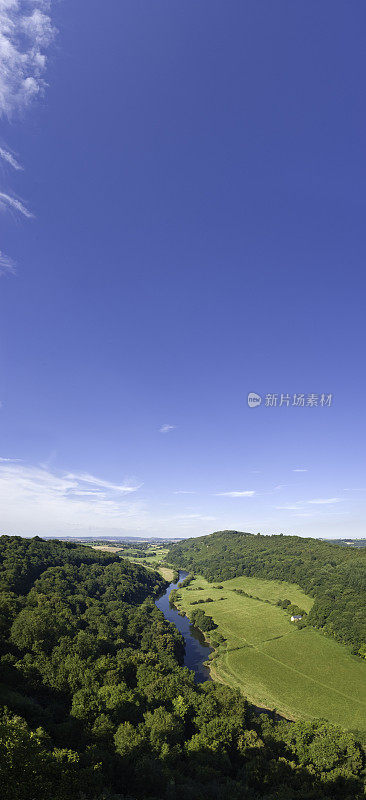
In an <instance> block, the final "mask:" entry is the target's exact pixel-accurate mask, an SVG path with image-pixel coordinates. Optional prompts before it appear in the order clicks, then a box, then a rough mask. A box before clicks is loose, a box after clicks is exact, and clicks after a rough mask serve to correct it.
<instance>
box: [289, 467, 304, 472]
mask: <svg viewBox="0 0 366 800" xmlns="http://www.w3.org/2000/svg"><path fill="white" fill-rule="evenodd" d="M292 472H308V469H305V468H304V469H302V468H301V469H293V470H292Z"/></svg>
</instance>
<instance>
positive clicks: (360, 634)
mask: <svg viewBox="0 0 366 800" xmlns="http://www.w3.org/2000/svg"><path fill="white" fill-rule="evenodd" d="M167 558H168V559H169V561H170V562H171V563H173V564H175V565H176V566H177V567H180V568H181V569H187V570H190V571H192V572H196V573H200V574H202V575H204V577H205V578H207V580H209V581H217V580H229V579H230V578H235V577H237V576H240V575H247V576H248V577H260V578H270V579H276V580H286V581H289V582H291V583H297V584H298V585H299V586H300V587H301V588H302V589H304V591H305V592H306V593H307V594H309V595H311V596H312V597H314V604H313V607H312V609H311V611H310V613H309V615H308V617H307V623H308V624H310V625H313V626H314V627H316V628H320V629H322V630H323V631H324V632H325V633H327V634H328V635H330V636H333V637H334V638H335V639H337V640H338V641H340V642H343V643H345V644H347V645H350V646H351V648H352V652H353V653H355V654H358V653H360V654H362V653H363V652H364V645H365V642H366V618H365V606H366V603H365V601H366V593H365V564H366V561H365V559H366V549H364V548H359V549H351V548H345V547H338V546H337V545H336V544H331V543H329V542H323V541H319V540H317V539H303V538H301V537H298V536H282V535H279V536H261V535H259V534H258V535H256V536H254V535H251V534H249V533H241V532H238V531H219V532H217V533H213V534H211V535H210V536H200V537H199V538H197V539H188V540H186V541H184V542H180V543H178V544H174V545H171V547H170V548H169V553H168V555H167Z"/></svg>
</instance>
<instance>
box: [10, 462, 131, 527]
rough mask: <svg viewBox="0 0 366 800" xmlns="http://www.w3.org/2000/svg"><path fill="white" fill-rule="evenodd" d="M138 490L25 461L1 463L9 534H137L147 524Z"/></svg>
mask: <svg viewBox="0 0 366 800" xmlns="http://www.w3.org/2000/svg"><path fill="white" fill-rule="evenodd" d="M132 491H137V486H127V485H126V486H125V485H120V484H116V483H111V482H109V481H104V480H103V479H101V478H96V477H95V476H93V475H76V474H74V473H67V474H66V475H65V474H60V473H58V472H56V471H55V470H52V471H51V469H42V468H41V467H39V466H34V465H26V464H24V463H12V462H11V461H10V460H9V461H7V462H6V461H3V460H2V461H1V463H0V507H1V509H2V520H1V528H2V530H3V531H4V532H7V531H10V532H15V533H16V532H19V533H31V532H32V531H33V532H34V531H37V530H38V531H39V532H44V533H47V534H49V533H50V534H52V533H57V532H65V531H67V530H69V529H71V528H74V529H75V530H78V529H79V530H83V531H84V532H87V531H88V529H89V528H90V527H92V526H95V525H97V526H99V527H101V528H105V530H106V531H108V530H111V529H112V528H113V529H115V528H116V527H117V528H118V527H119V528H120V529H121V528H123V527H125V526H126V524H127V525H128V526H129V527H131V528H133V529H134V530H136V528H137V527H138V526H139V525H142V524H143V523H144V520H145V511H144V507H143V504H142V503H141V501H140V502H137V501H133V502H131V500H130V498H129V496H128V495H129V494H130V492H132Z"/></svg>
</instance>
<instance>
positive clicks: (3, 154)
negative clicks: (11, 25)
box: [0, 0, 23, 170]
mask: <svg viewBox="0 0 366 800" xmlns="http://www.w3.org/2000/svg"><path fill="white" fill-rule="evenodd" d="M0 3H1V0H0ZM0 158H1V159H2V160H3V161H5V162H6V164H9V165H10V166H11V167H13V169H16V170H20V169H23V167H22V165H21V164H19V161H17V160H16V158H15V157H14V156H13V154H12V153H10V151H9V150H6V149H5V147H0Z"/></svg>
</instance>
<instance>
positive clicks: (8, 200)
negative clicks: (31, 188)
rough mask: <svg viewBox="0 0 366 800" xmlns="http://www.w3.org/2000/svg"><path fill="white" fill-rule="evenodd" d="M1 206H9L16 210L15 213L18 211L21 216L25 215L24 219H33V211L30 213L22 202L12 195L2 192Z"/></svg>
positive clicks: (0, 193) (0, 194) (0, 197)
mask: <svg viewBox="0 0 366 800" xmlns="http://www.w3.org/2000/svg"><path fill="white" fill-rule="evenodd" d="M0 205H5V206H8V207H9V208H12V209H14V211H18V212H19V213H20V214H23V217H27V219H32V218H33V217H34V214H32V212H31V211H28V209H27V207H26V206H25V205H24V203H22V201H21V200H17V198H16V197H12V196H11V195H10V194H6V193H5V192H0Z"/></svg>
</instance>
